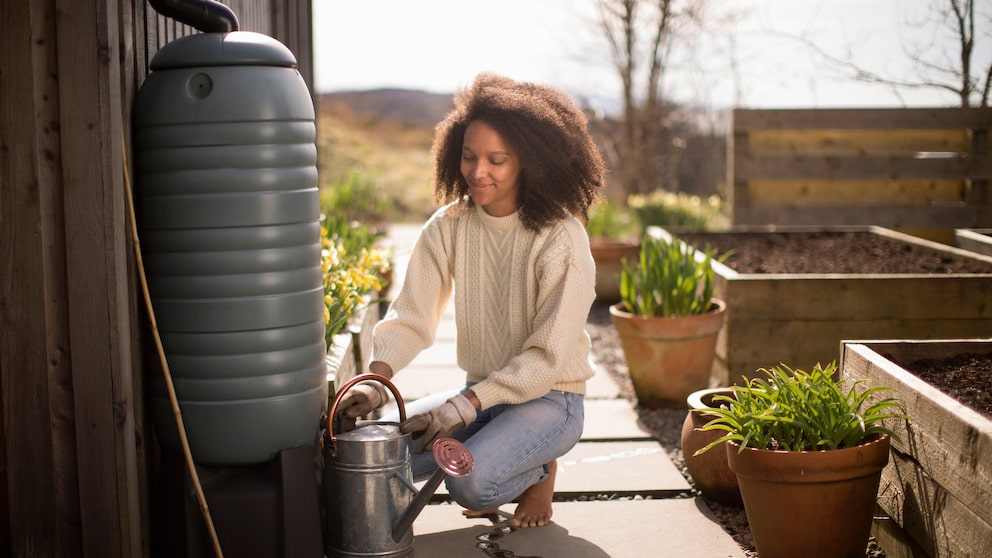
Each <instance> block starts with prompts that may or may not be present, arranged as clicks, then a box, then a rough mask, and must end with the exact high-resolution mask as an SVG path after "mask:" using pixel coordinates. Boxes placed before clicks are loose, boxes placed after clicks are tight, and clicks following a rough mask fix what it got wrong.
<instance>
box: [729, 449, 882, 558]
mask: <svg viewBox="0 0 992 558" xmlns="http://www.w3.org/2000/svg"><path fill="white" fill-rule="evenodd" d="M726 445H727V461H728V463H729V465H730V469H731V470H732V471H734V472H735V473H736V474H737V482H738V483H739V485H740V489H741V497H742V498H743V500H744V509H745V511H746V512H747V521H748V524H749V525H750V527H751V536H752V538H753V540H754V546H755V548H756V549H757V551H758V556H760V557H761V558H786V557H788V558H794V557H795V556H802V557H803V558H864V555H865V548H866V546H867V545H868V537H869V533H870V532H871V522H872V516H873V514H874V512H875V501H876V497H877V495H878V484H879V479H880V478H881V474H882V468H883V467H885V464H886V463H888V461H889V437H888V436H881V437H878V438H874V439H872V440H871V441H869V442H866V443H864V444H862V445H860V446H856V447H853V448H846V449H839V450H831V451H809V452H806V451H804V452H786V451H773V450H760V449H755V448H744V451H742V452H738V450H739V449H740V446H739V445H738V444H737V443H735V442H727V444H726Z"/></svg>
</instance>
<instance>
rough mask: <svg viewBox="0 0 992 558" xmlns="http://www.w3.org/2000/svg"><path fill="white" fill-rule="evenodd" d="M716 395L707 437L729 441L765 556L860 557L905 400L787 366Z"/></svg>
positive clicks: (817, 370) (822, 371) (821, 371)
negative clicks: (711, 433) (714, 433)
mask: <svg viewBox="0 0 992 558" xmlns="http://www.w3.org/2000/svg"><path fill="white" fill-rule="evenodd" d="M759 372H760V373H762V374H763V375H764V377H756V378H752V379H749V380H747V383H746V384H745V385H738V386H731V388H732V389H733V392H734V393H733V395H732V396H728V395H717V396H715V397H714V402H715V403H718V404H719V407H713V408H710V409H708V410H707V411H705V412H706V413H708V414H709V415H710V416H711V417H712V419H711V420H710V421H709V422H708V423H707V424H706V425H705V426H703V427H702V430H704V431H708V430H722V431H724V432H725V434H724V435H723V436H721V437H720V438H718V439H716V440H714V441H713V442H712V443H710V444H709V445H707V446H705V447H703V448H702V449H700V450H698V451H697V452H696V453H697V454H701V453H703V452H705V451H708V450H709V449H711V448H714V447H716V446H718V445H720V444H724V443H725V447H726V452H727V462H728V465H729V466H730V469H731V470H732V471H733V472H734V473H735V474H736V475H737V481H738V485H739V487H740V491H741V497H742V499H743V501H744V509H745V511H746V513H747V518H748V524H749V525H750V527H751V536H752V538H753V540H754V545H755V548H756V549H757V551H758V555H759V556H761V557H762V558H778V557H785V556H804V557H805V558H821V557H822V558H828V557H829V558H855V557H857V558H863V557H864V555H865V549H866V546H867V543H868V537H869V533H870V531H871V522H872V516H873V514H874V511H875V505H876V497H877V493H878V485H879V479H880V478H881V474H882V468H883V467H885V464H886V463H887V462H888V460H889V442H890V437H891V436H893V434H892V432H891V431H890V430H889V429H888V428H886V427H885V426H883V424H882V421H884V420H886V419H893V418H895V419H906V418H908V417H906V416H905V411H904V410H903V406H902V403H901V402H900V401H899V400H898V399H896V398H891V397H888V398H886V397H883V396H882V395H881V394H883V393H884V392H886V391H887V390H889V388H887V387H873V388H870V389H862V388H863V386H862V382H855V383H854V384H853V385H850V386H846V385H845V383H844V382H842V381H840V380H837V379H836V372H837V369H836V364H835V363H830V364H829V365H827V366H826V367H823V366H821V365H819V364H817V365H816V366H815V367H814V368H813V369H812V371H809V372H806V371H804V370H798V369H795V370H794V369H792V368H789V367H788V366H786V365H784V364H781V365H779V366H777V367H774V368H772V369H771V370H767V369H759Z"/></svg>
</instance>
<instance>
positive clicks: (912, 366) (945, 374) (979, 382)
mask: <svg viewBox="0 0 992 558" xmlns="http://www.w3.org/2000/svg"><path fill="white" fill-rule="evenodd" d="M886 358H888V359H889V360H891V361H893V362H895V363H896V364H898V365H899V366H901V367H902V368H903V369H905V370H906V371H907V372H912V373H913V374H915V375H916V376H918V377H919V378H920V379H921V380H923V381H925V382H927V383H928V384H930V385H932V386H934V387H935V388H937V389H939V390H940V391H942V392H944V393H946V394H947V395H950V396H951V397H953V398H954V399H956V400H957V401H959V402H960V403H961V404H963V405H965V406H966V407H970V408H971V409H974V410H975V411H978V412H979V413H980V414H982V415H984V416H985V417H986V418H989V419H992V360H990V359H989V355H987V354H977V353H967V354H960V355H954V356H950V357H946V358H938V359H920V360H914V361H910V362H899V360H897V359H896V358H894V357H892V356H891V355H886Z"/></svg>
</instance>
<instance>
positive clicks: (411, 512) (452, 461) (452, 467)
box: [392, 438, 472, 542]
mask: <svg viewBox="0 0 992 558" xmlns="http://www.w3.org/2000/svg"><path fill="white" fill-rule="evenodd" d="M433 453H434V462H435V463H437V470H436V471H434V474H433V475H431V478H430V479H428V480H427V483H426V484H424V487H423V488H421V489H420V491H419V492H417V496H416V497H414V499H413V500H412V501H411V502H410V504H409V506H407V508H406V510H405V511H404V512H403V515H401V516H400V517H399V519H397V520H396V524H395V525H393V531H392V536H393V541H396V542H399V541H400V540H402V539H403V537H404V535H406V533H407V531H409V530H410V527H412V526H413V521H414V520H415V519H417V516H419V515H420V512H422V511H424V507H425V506H426V505H427V503H428V502H429V501H430V499H431V496H433V495H434V492H436V491H437V489H438V487H439V486H441V481H443V480H444V477H445V476H449V475H450V476H452V477H463V476H465V475H467V474H469V473H471V472H472V454H471V452H469V451H468V448H466V447H465V445H464V444H462V443H461V442H459V441H457V440H454V439H452V438H438V439H437V440H436V441H435V442H434V447H433Z"/></svg>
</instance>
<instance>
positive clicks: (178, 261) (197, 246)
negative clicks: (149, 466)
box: [134, 32, 327, 465]
mask: <svg viewBox="0 0 992 558" xmlns="http://www.w3.org/2000/svg"><path fill="white" fill-rule="evenodd" d="M246 40H247V41H253V42H254V43H253V48H252V51H251V52H252V56H253V60H252V64H246V63H243V61H239V60H236V59H235V60H231V61H230V63H231V65H224V64H223V53H224V52H225V51H224V50H223V48H221V47H223V45H224V43H225V41H235V42H236V43H237V44H240V45H243V44H244V41H246ZM179 41H187V43H185V44H182V45H179V46H180V47H181V48H179V49H176V48H172V49H170V54H169V56H170V59H169V64H168V65H166V67H165V68H163V69H160V70H157V71H154V72H153V73H152V74H151V75H149V76H148V79H147V80H146V81H145V83H144V84H143V85H142V88H141V90H140V91H139V93H138V97H137V99H136V103H135V117H134V122H135V129H134V141H135V143H136V152H135V159H136V164H135V168H136V180H135V184H136V187H135V196H136V198H137V199H136V202H137V208H138V220H139V228H140V231H139V232H140V235H141V236H140V240H141V246H142V251H143V259H144V263H145V270H146V274H147V277H148V283H149V288H150V291H151V294H152V304H153V307H154V309H155V313H156V318H157V323H158V329H159V332H160V334H161V336H162V341H163V344H164V347H165V351H166V356H167V358H168V362H169V368H170V370H171V373H172V376H173V381H174V384H175V387H176V391H177V394H178V397H179V400H180V407H181V410H182V413H183V420H184V422H185V425H186V430H187V436H188V438H189V442H190V445H191V449H192V453H193V458H194V460H195V461H196V462H197V463H200V464H211V465H217V464H247V463H258V462H263V461H268V460H271V459H273V458H275V456H276V453H277V452H278V451H280V450H282V449H288V448H291V447H297V446H301V445H304V444H311V443H314V442H315V441H316V439H317V435H318V432H317V429H318V427H319V424H318V423H319V420H320V414H321V411H322V409H323V407H324V405H326V401H327V381H326V371H325V365H324V356H325V352H326V349H325V346H324V321H323V290H322V282H321V268H320V222H319V219H320V206H319V201H318V192H317V166H316V165H317V148H316V126H315V115H314V109H313V102H312V100H311V97H310V94H309V91H308V89H307V87H306V84H305V83H304V82H303V79H302V78H301V76H300V74H299V72H297V71H296V69H295V68H292V67H287V66H286V65H285V64H284V61H285V48H284V47H282V45H280V44H279V43H277V42H276V41H275V40H274V39H270V38H268V37H265V36H262V35H257V34H254V33H241V32H237V33H229V34H227V35H223V36H221V37H217V36H210V35H194V36H191V37H186V38H184V39H180V40H179ZM179 41H176V42H179ZM197 41H200V43H197ZM269 41H270V42H271V43H268V42H269ZM218 45H219V46H218ZM198 46H203V47H204V48H209V49H214V50H216V51H218V52H219V53H220V54H216V55H215V54H211V58H210V59H211V60H212V65H208V66H191V67H182V64H181V60H177V58H176V53H177V52H180V53H181V52H184V51H187V52H190V53H196V52H200V51H202V50H203V49H198V48H197V47H198ZM268 46H271V51H272V53H273V56H272V60H273V62H272V64H273V65H270V66H267V65H264V62H265V55H264V54H265V52H266V51H267V48H268ZM163 50H165V49H163ZM230 51H231V52H234V53H237V52H238V49H230ZM211 52H213V51H211ZM256 59H261V62H260V63H259V61H258V60H256ZM153 67H155V64H154V63H153ZM150 368H151V375H150V389H149V393H150V397H151V409H152V416H153V419H154V421H155V424H156V429H157V432H158V434H159V437H160V439H161V442H162V443H163V444H164V445H165V446H167V447H170V448H172V449H179V440H178V435H177V430H176V428H175V419H174V417H173V416H172V409H171V407H170V404H169V400H168V396H167V392H166V389H165V383H164V380H163V379H162V375H161V370H160V369H159V368H158V367H157V366H155V365H153V366H151V367H150Z"/></svg>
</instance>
